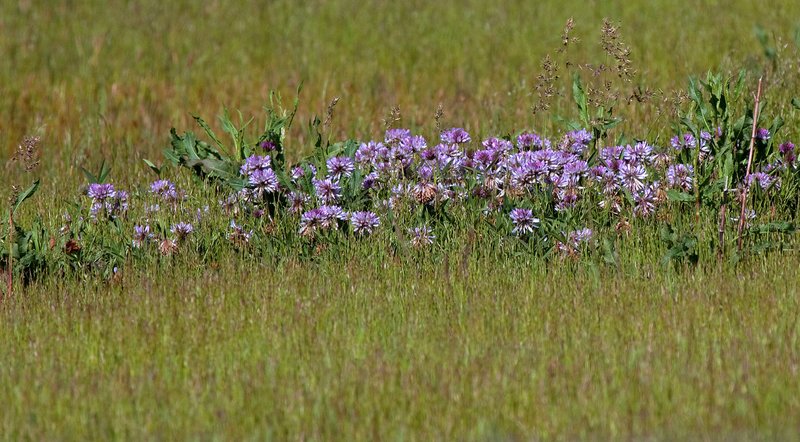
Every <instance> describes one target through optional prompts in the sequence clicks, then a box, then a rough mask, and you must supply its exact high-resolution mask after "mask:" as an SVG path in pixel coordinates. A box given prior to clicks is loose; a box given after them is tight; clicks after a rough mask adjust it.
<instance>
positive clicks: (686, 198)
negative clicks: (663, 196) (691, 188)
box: [667, 189, 695, 203]
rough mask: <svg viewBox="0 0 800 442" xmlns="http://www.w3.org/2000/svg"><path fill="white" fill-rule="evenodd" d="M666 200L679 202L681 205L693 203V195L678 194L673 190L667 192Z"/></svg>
mask: <svg viewBox="0 0 800 442" xmlns="http://www.w3.org/2000/svg"><path fill="white" fill-rule="evenodd" d="M667 198H669V199H670V200H671V201H680V202H683V203H687V202H693V201H694V200H695V199H694V195H690V194H688V193H685V192H679V191H677V190H675V189H669V190H667Z"/></svg>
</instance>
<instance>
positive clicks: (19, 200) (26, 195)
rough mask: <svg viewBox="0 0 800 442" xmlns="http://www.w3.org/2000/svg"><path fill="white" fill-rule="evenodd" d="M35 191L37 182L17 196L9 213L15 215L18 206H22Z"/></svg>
mask: <svg viewBox="0 0 800 442" xmlns="http://www.w3.org/2000/svg"><path fill="white" fill-rule="evenodd" d="M37 190H39V180H36V181H34V182H33V184H31V186H30V187H28V188H27V189H25V190H23V191H22V192H20V193H19V195H17V200H16V201H15V202H14V209H12V211H11V213H12V214H15V213H17V209H19V206H20V204H22V203H23V202H24V201H25V200H26V199H28V198H30V197H32V196H33V195H34V194H35V193H36V191H37Z"/></svg>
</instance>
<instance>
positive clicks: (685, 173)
mask: <svg viewBox="0 0 800 442" xmlns="http://www.w3.org/2000/svg"><path fill="white" fill-rule="evenodd" d="M721 137H722V134H721V132H720V130H717V131H715V132H714V133H713V134H712V133H710V132H701V133H700V134H699V136H697V137H696V136H695V135H693V134H691V133H685V134H680V135H677V136H675V137H673V138H672V139H671V140H670V142H669V145H668V146H662V147H659V146H656V145H653V144H650V143H648V142H647V141H643V140H638V141H634V142H631V143H630V144H627V143H626V144H621V145H616V146H614V145H612V146H604V147H602V146H599V145H598V144H599V143H598V144H593V143H594V142H595V141H597V140H594V139H593V136H592V133H591V132H589V131H586V130H574V131H569V132H567V133H565V134H563V135H561V136H559V137H555V138H552V139H549V138H547V137H544V136H542V135H540V134H536V133H532V132H525V133H521V134H519V135H518V136H516V137H514V138H511V137H506V138H497V137H490V138H486V139H484V140H482V141H480V142H477V141H473V138H472V136H471V135H470V134H469V132H467V131H466V130H465V129H462V128H452V129H447V130H445V131H443V132H442V133H441V134H440V136H439V139H438V140H437V141H434V142H431V143H429V142H428V140H426V139H425V138H424V137H423V136H420V135H414V134H412V133H411V131H410V130H407V129H389V130H387V131H386V133H385V135H384V137H383V139H381V140H372V141H366V142H363V143H360V144H359V145H358V146H357V148H354V149H352V150H350V149H345V150H339V151H337V152H339V154H337V155H335V156H331V157H330V158H327V159H325V160H324V161H321V160H316V161H314V160H312V161H310V162H304V163H302V164H300V165H297V166H295V167H293V168H291V169H290V170H289V173H288V176H285V175H284V174H283V173H276V172H275V171H274V170H273V169H272V167H273V165H272V157H271V155H272V151H273V150H274V149H275V146H274V144H273V143H269V142H265V143H262V144H261V147H262V148H263V152H261V155H259V154H256V155H252V156H250V157H248V158H247V159H246V160H245V161H244V163H243V164H242V165H241V167H240V169H239V172H240V174H241V177H243V178H244V180H245V182H246V184H245V187H244V188H243V190H241V191H239V192H238V193H235V194H233V195H230V197H229V198H227V199H225V200H224V201H221V206H222V208H223V210H224V211H225V213H226V215H228V216H230V217H231V219H232V220H231V222H230V226H229V230H228V232H227V238H228V240H229V241H231V242H232V243H233V244H235V245H236V246H237V247H243V246H245V245H247V244H249V243H250V241H251V238H252V235H253V230H247V229H246V228H245V227H244V226H245V225H247V219H243V218H242V216H243V215H245V216H250V217H252V218H254V219H262V218H263V219H266V221H269V222H271V221H272V217H274V216H279V213H278V212H279V211H281V210H282V211H284V212H287V213H288V214H289V216H290V219H293V220H295V221H294V222H297V223H298V225H297V228H298V230H297V231H298V232H299V234H300V235H301V236H303V237H305V238H313V237H315V236H316V235H318V234H324V233H325V232H330V231H334V230H342V231H349V232H352V234H353V235H355V236H359V237H366V236H369V235H372V234H374V233H375V232H376V231H379V230H380V229H381V228H382V226H381V217H384V216H388V217H389V218H388V219H397V218H396V216H397V215H403V216H402V217H401V219H402V218H404V219H414V217H415V216H417V215H418V214H420V213H431V211H436V210H439V209H440V208H441V207H444V206H447V207H460V208H462V209H464V208H474V207H479V208H480V210H481V213H482V214H484V215H487V216H488V215H491V216H494V215H493V214H499V215H500V218H496V219H505V221H504V222H506V223H508V222H509V221H510V224H508V225H509V226H510V227H509V228H510V232H509V233H510V234H512V235H515V236H517V237H519V238H520V239H521V240H523V241H537V240H542V241H552V242H550V244H552V245H554V246H555V247H556V248H557V249H558V250H560V251H561V252H563V253H565V254H567V255H576V254H578V253H579V252H580V250H581V249H582V248H585V247H584V245H585V244H586V243H588V242H590V240H591V238H592V230H591V229H589V228H586V227H583V228H577V229H576V230H573V231H570V232H560V230H558V231H555V232H554V231H552V230H549V229H551V228H552V226H553V225H554V223H551V222H545V223H544V224H542V221H541V220H540V218H539V217H542V218H544V217H547V216H553V214H552V213H549V214H548V213H547V212H545V211H542V210H543V209H542V208H543V207H547V208H548V209H546V210H548V211H549V210H551V209H549V208H552V209H554V210H555V212H556V213H567V214H568V213H575V212H574V209H575V208H576V207H581V208H582V209H581V210H583V209H585V208H587V207H599V208H601V209H602V210H604V211H607V213H608V214H610V215H611V216H619V218H620V222H623V221H624V220H625V218H627V217H630V216H632V217H642V218H644V217H650V216H653V215H654V214H655V213H656V212H657V211H658V210H659V207H660V206H662V205H664V204H665V202H666V201H667V200H668V198H667V195H670V196H671V197H674V191H678V192H683V193H691V192H693V191H695V190H696V189H695V186H697V185H698V182H702V181H698V178H697V177H696V176H695V173H696V170H695V169H696V168H697V167H698V164H701V165H704V164H710V163H708V162H710V161H711V160H713V155H714V153H715V152H717V151H716V150H715V146H716V144H715V143H717V142H718V141H719V140H720V139H721ZM770 138H771V134H770V133H769V131H768V130H766V129H760V130H759V131H758V132H757V139H758V140H759V142H762V143H766V142H767V141H769V140H770ZM342 151H346V152H348V154H341V152H342ZM778 151H779V154H777V153H776V154H775V155H774V156H773V157H772V158H773V159H776V158H777V159H776V160H775V161H774V162H773V163H771V164H768V165H763V164H762V165H760V166H759V167H758V168H757V169H755V170H756V171H755V172H753V173H751V174H750V175H749V176H747V177H746V178H745V180H744V182H742V183H739V189H743V188H745V187H747V188H755V187H758V188H760V189H762V191H764V192H771V191H773V190H774V189H779V188H780V185H781V180H780V177H779V176H778V173H777V171H780V170H786V169H787V168H797V157H796V152H795V145H794V144H792V143H788V142H787V143H784V144H782V145H780V147H779V149H778ZM697 161H700V162H706V163H697ZM700 170H701V171H703V170H707V169H705V166H701V168H700ZM279 175H280V178H279ZM150 192H151V194H153V195H156V196H157V198H158V200H159V202H161V203H162V204H163V203H171V204H173V206H174V203H175V202H177V201H183V200H184V199H185V195H184V194H183V192H181V191H180V190H178V189H177V188H176V186H175V184H174V183H172V182H170V181H169V180H158V181H156V182H154V183H152V185H151V186H150ZM88 194H89V196H90V197H91V198H92V215H93V216H96V215H98V214H99V213H100V212H104V213H106V214H108V215H109V216H117V215H118V214H119V213H121V212H124V211H125V210H127V198H128V197H127V194H126V193H125V192H122V191H117V190H115V189H114V187H113V186H112V185H110V184H93V185H91V186H90V188H89V191H88ZM467 201H469V204H466V203H465V202H467ZM589 205H591V206H589ZM509 207H511V209H510V210H509ZM151 208H152V210H150V209H148V210H150V212H155V211H156V210H157V204H156V205H153V206H151ZM534 208H535V209H534ZM207 211H208V209H206V212H207ZM570 211H573V212H570ZM190 213H191V212H190ZM203 214H204V212H202V211H200V210H199V209H198V212H197V220H198V222H200V220H201V219H202V217H203ZM415 214H417V215H415ZM556 216H559V215H556ZM748 216H749V215H748ZM567 218H569V216H567ZM417 219H418V218H417ZM146 221H150V220H149V219H148V220H146ZM559 229H560V228H559ZM193 231H194V227H193V226H192V225H191V224H189V223H183V222H181V223H176V224H174V225H172V227H171V229H170V232H171V234H172V235H171V236H170V235H166V236H169V239H167V238H163V241H162V245H161V249H164V250H168V251H170V252H171V251H174V250H177V247H178V245H179V244H180V243H181V242H183V241H185V240H186V238H188V237H189V236H190V235H191V234H192V232H193ZM407 233H408V235H409V242H410V243H411V244H412V245H413V246H414V247H416V248H423V247H426V246H429V245H431V244H433V243H434V241H435V240H436V236H435V235H434V233H433V230H432V229H431V228H430V227H429V226H427V225H420V226H419V227H414V228H411V229H408V230H407ZM153 239H154V234H153V233H152V232H151V228H150V224H147V223H143V224H142V225H136V226H135V228H134V235H133V242H132V244H133V246H134V247H142V246H144V245H145V244H147V243H148V242H150V241H152V240H153ZM164 241H171V242H170V243H169V244H166V245H165V242H164Z"/></svg>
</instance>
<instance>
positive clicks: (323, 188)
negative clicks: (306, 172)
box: [314, 179, 342, 204]
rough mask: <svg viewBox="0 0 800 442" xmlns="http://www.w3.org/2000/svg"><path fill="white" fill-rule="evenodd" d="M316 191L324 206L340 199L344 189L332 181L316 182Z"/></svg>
mask: <svg viewBox="0 0 800 442" xmlns="http://www.w3.org/2000/svg"><path fill="white" fill-rule="evenodd" d="M314 190H315V192H316V194H317V198H319V200H320V201H322V203H323V204H330V203H333V202H336V200H338V199H339V196H340V195H341V192H342V187H341V186H339V183H337V182H335V181H333V180H331V179H324V180H314Z"/></svg>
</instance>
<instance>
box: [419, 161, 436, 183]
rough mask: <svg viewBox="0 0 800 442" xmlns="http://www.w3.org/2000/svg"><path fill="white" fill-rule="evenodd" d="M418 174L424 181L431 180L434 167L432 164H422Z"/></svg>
mask: <svg viewBox="0 0 800 442" xmlns="http://www.w3.org/2000/svg"><path fill="white" fill-rule="evenodd" d="M417 176H418V177H419V179H421V180H422V181H430V180H432V179H433V167H431V166H430V165H427V164H425V165H422V166H420V167H419V169H417Z"/></svg>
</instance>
